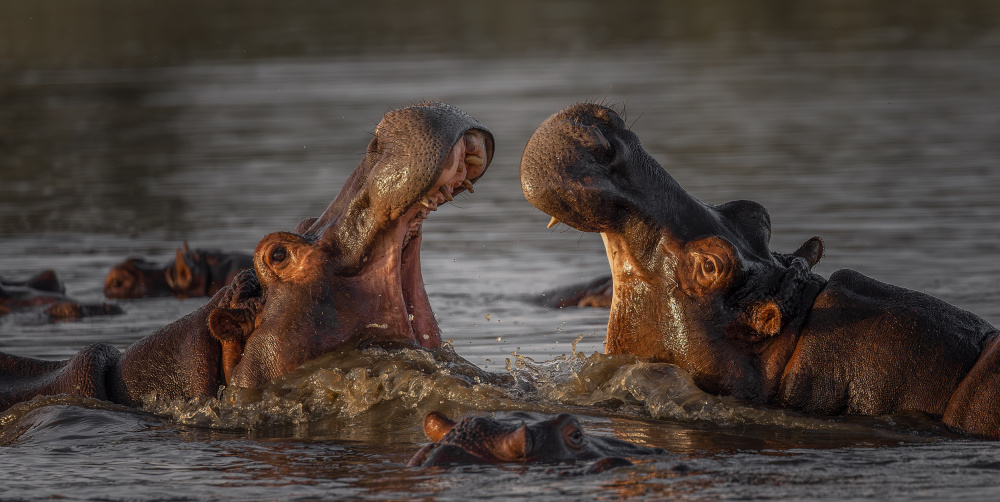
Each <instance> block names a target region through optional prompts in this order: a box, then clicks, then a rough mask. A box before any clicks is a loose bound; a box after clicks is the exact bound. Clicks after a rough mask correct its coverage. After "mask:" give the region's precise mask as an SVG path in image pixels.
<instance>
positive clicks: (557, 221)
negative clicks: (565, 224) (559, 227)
mask: <svg viewBox="0 0 1000 502" xmlns="http://www.w3.org/2000/svg"><path fill="white" fill-rule="evenodd" d="M558 223H559V220H557V219H556V217H555V216H553V217H552V219H551V220H549V224H548V225H546V226H545V228H552V227H554V226H556V224H558Z"/></svg>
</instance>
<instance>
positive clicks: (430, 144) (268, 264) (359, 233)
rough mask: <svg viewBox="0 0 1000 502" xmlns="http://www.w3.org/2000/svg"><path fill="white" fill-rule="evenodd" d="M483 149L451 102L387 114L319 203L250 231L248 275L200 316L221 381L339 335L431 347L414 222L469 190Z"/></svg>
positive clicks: (292, 360) (488, 142) (250, 380)
mask: <svg viewBox="0 0 1000 502" xmlns="http://www.w3.org/2000/svg"><path fill="white" fill-rule="evenodd" d="M492 157H493V136H492V134H491V133H490V132H489V130H488V129H486V127H485V126H483V125H482V124H481V123H479V122H478V121H476V120H475V119H473V118H472V117H470V116H468V115H467V114H465V113H464V112H462V111H461V110H459V109H458V108H455V107H453V106H450V105H446V104H442V103H423V104H419V105H416V106H411V107H408V108H402V109H399V110H394V111H391V112H389V113H387V114H386V115H385V116H384V117H383V118H382V121H381V122H380V123H379V124H378V127H377V128H376V130H375V137H374V138H373V139H372V140H371V143H369V145H368V149H367V152H366V154H365V156H364V158H363V159H362V161H361V163H360V164H359V165H358V167H357V168H356V169H355V170H354V172H353V173H352V174H351V176H350V178H349V179H348V180H347V183H346V184H345V185H344V188H343V189H342V190H341V192H340V194H339V195H338V196H337V197H336V199H335V200H334V201H333V202H332V203H331V204H330V205H329V207H327V209H326V211H324V212H323V214H322V215H321V216H320V217H318V218H311V219H307V220H305V221H303V222H302V223H300V224H299V225H298V227H296V229H295V231H294V232H277V233H273V234H270V235H268V236H266V237H264V238H263V239H261V241H260V243H259V244H258V245H257V248H256V250H255V251H254V274H255V276H256V278H255V280H250V279H249V278H246V277H244V278H243V279H242V280H238V281H236V282H234V286H233V290H234V291H233V292H232V294H230V295H229V297H227V298H226V299H225V301H223V305H221V306H220V308H219V309H217V310H216V311H214V312H213V313H212V314H211V316H210V318H209V325H210V328H211V330H212V333H213V334H214V335H215V336H216V337H217V338H218V339H219V340H221V341H222V343H223V352H224V357H223V359H224V361H228V362H224V364H223V366H224V370H225V373H226V379H227V382H228V383H229V384H230V385H237V386H242V387H256V386H259V385H261V384H262V383H264V382H266V381H268V380H270V379H271V378H272V377H274V376H276V375H280V374H283V373H285V372H288V371H290V370H291V369H293V368H295V367H297V366H299V365H300V364H302V363H303V362H305V361H307V360H309V359H312V358H314V357H316V356H318V355H320V354H323V353H324V352H327V351H329V350H331V349H333V348H335V347H337V346H340V345H342V344H345V343H354V344H359V345H365V344H403V345H416V346H422V347H428V348H433V347H438V346H439V345H440V343H441V338H440V335H439V332H438V326H437V322H436V321H435V319H434V314H433V312H432V311H431V307H430V303H429V302H428V300H427V293H426V291H425V290H424V284H423V280H422V278H421V272H420V243H421V226H422V224H423V221H424V219H425V218H427V216H428V215H429V214H430V213H431V212H432V211H435V210H436V209H437V208H438V206H439V205H440V204H443V203H445V202H447V201H450V200H452V197H454V196H455V195H456V194H458V193H460V192H462V191H464V190H469V191H470V192H472V184H473V183H475V182H476V180H478V179H479V178H480V177H481V176H482V175H483V173H484V172H485V170H486V168H487V166H488V165H489V163H490V161H491V160H492ZM258 283H259V286H258V285H257V284H258Z"/></svg>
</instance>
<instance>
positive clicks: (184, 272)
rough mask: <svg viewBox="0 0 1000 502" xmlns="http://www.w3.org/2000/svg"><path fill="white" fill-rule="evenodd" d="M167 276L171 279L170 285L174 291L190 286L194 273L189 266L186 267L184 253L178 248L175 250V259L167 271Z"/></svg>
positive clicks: (183, 289)
mask: <svg viewBox="0 0 1000 502" xmlns="http://www.w3.org/2000/svg"><path fill="white" fill-rule="evenodd" d="M167 277H168V278H169V279H170V280H171V284H170V286H171V287H172V288H173V289H174V290H175V291H185V290H187V289H188V288H189V287H191V281H192V280H193V279H194V275H193V274H192V273H191V268H190V267H188V264H187V260H185V259H184V253H183V252H181V250H180V249H178V250H177V259H176V260H174V266H173V267H172V268H171V269H170V270H169V271H167Z"/></svg>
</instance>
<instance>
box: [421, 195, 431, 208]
mask: <svg viewBox="0 0 1000 502" xmlns="http://www.w3.org/2000/svg"><path fill="white" fill-rule="evenodd" d="M420 203H421V204H423V205H424V207H431V201H429V200H427V197H424V198H422V199H420Z"/></svg>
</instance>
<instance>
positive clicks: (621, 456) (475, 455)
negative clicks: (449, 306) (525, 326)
mask: <svg viewBox="0 0 1000 502" xmlns="http://www.w3.org/2000/svg"><path fill="white" fill-rule="evenodd" d="M424 434H426V435H427V437H428V438H429V439H430V440H431V441H433V443H431V444H429V445H427V446H425V447H423V448H421V449H420V451H418V452H417V453H416V454H415V455H414V456H413V458H411V459H410V461H409V463H408V464H407V465H410V466H423V467H428V466H451V465H469V464H500V463H546V464H555V463H564V462H568V463H573V462H577V461H596V462H594V463H593V464H592V465H591V466H590V467H588V468H587V472H588V473H597V472H602V471H604V470H607V469H609V468H612V467H621V466H627V465H632V463H631V462H630V461H628V460H627V459H626V458H627V457H633V458H634V457H645V456H650V455H663V454H665V453H666V450H664V449H662V448H647V447H644V446H638V445H635V444H632V443H629V442H627V441H622V440H620V439H616V438H611V437H603V436H593V435H590V434H587V433H585V432H584V431H583V428H582V427H581V426H580V422H579V420H578V419H577V418H576V417H575V416H573V415H570V414H568V413H561V414H559V415H556V416H552V417H538V416H534V415H532V414H530V413H525V412H513V413H510V414H503V415H498V416H494V417H489V416H479V417H466V418H464V419H462V420H460V421H459V422H458V423H455V422H454V421H452V420H451V419H449V418H448V417H446V416H445V415H443V414H441V413H438V412H431V413H428V414H427V415H426V416H425V417H424Z"/></svg>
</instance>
